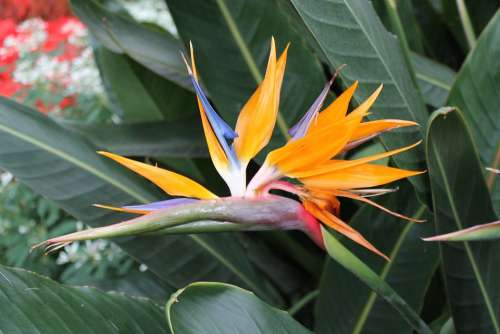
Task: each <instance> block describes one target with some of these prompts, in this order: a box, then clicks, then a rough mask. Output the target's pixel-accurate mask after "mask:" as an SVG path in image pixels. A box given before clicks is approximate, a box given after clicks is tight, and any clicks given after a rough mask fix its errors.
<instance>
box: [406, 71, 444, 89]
mask: <svg viewBox="0 0 500 334" xmlns="http://www.w3.org/2000/svg"><path fill="white" fill-rule="evenodd" d="M415 74H416V76H417V78H418V79H421V80H423V81H426V82H428V83H430V84H433V85H435V86H438V87H440V88H442V89H444V90H446V91H447V92H449V91H450V90H451V86H450V85H448V84H447V83H446V82H444V81H439V80H436V79H434V78H432V77H430V76H428V75H425V74H422V73H421V72H418V71H416V72H415Z"/></svg>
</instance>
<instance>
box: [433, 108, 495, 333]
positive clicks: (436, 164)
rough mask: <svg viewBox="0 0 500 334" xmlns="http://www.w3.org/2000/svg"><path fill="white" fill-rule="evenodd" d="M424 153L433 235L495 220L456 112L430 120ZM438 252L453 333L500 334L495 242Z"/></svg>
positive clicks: (450, 110) (448, 110)
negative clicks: (430, 196)
mask: <svg viewBox="0 0 500 334" xmlns="http://www.w3.org/2000/svg"><path fill="white" fill-rule="evenodd" d="M426 151H427V162H428V166H429V175H430V180H431V187H432V194H433V196H432V198H433V207H434V219H435V222H436V230H437V232H438V234H444V233H449V232H453V231H456V230H461V229H464V228H468V227H471V226H474V225H478V224H482V223H487V222H492V221H494V220H496V217H495V212H494V210H493V206H492V203H491V200H490V197H489V194H488V189H487V187H486V182H485V179H484V176H483V171H482V166H481V164H480V162H479V156H478V152H477V151H476V148H475V147H474V142H473V138H472V136H471V133H470V131H469V129H468V126H467V125H466V122H465V119H464V117H463V116H462V115H461V113H460V112H459V111H458V110H456V109H453V108H442V109H440V110H437V111H436V112H435V113H434V114H433V116H432V117H431V119H430V121H429V125H428V128H427V142H426ZM440 248H441V256H442V263H443V271H444V275H445V280H446V289H447V295H448V299H449V303H450V305H451V310H452V313H453V322H454V324H455V329H456V331H457V333H500V327H499V319H500V284H498V282H499V281H500V271H499V270H497V268H498V264H499V263H500V241H489V242H474V243H473V242H463V243H458V242H456V243H442V244H440Z"/></svg>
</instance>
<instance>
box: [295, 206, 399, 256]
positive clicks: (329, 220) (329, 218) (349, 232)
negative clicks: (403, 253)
mask: <svg viewBox="0 0 500 334" xmlns="http://www.w3.org/2000/svg"><path fill="white" fill-rule="evenodd" d="M304 208H305V209H306V210H307V211H308V212H310V213H311V214H312V215H313V216H314V217H316V218H317V219H319V220H320V221H321V222H323V223H324V224H325V225H327V226H328V227H331V228H332V229H334V230H335V231H337V232H339V233H340V234H342V235H345V236H346V237H348V238H349V239H351V240H352V241H354V242H356V243H358V244H360V245H361V246H363V247H365V248H366V249H368V250H370V251H372V252H373V253H375V254H377V255H379V256H381V257H383V258H384V259H385V260H387V261H389V260H390V259H389V258H388V257H387V256H386V255H385V254H384V253H382V252H381V251H379V250H378V249H377V248H376V247H375V246H373V245H372V244H371V243H370V242H369V241H368V240H366V239H365V238H364V237H363V236H362V235H361V233H359V232H358V231H356V230H355V229H353V228H352V227H351V226H349V225H347V224H346V223H344V222H343V221H342V220H340V218H338V217H337V216H335V215H333V214H331V213H330V212H328V211H324V210H321V209H320V208H318V207H317V206H316V205H314V204H313V203H311V202H309V201H306V202H304Z"/></svg>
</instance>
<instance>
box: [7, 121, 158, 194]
mask: <svg viewBox="0 0 500 334" xmlns="http://www.w3.org/2000/svg"><path fill="white" fill-rule="evenodd" d="M0 130H2V131H4V132H6V133H9V134H10V135H12V136H14V137H16V138H18V139H21V140H23V141H26V142H28V143H30V144H32V145H34V146H36V147H39V148H41V149H42V150H45V151H47V152H49V153H52V154H54V155H55V156H57V157H59V158H61V159H62V160H66V161H68V162H70V163H72V164H74V165H75V166H77V167H79V168H81V169H83V170H85V171H87V172H89V173H90V174H93V175H95V176H96V177H97V178H99V179H101V180H103V181H105V182H106V183H109V184H112V185H113V186H115V187H116V188H118V189H120V190H121V191H123V192H124V193H126V194H128V195H130V196H131V197H133V198H135V199H137V200H138V201H140V202H142V203H144V204H146V203H149V202H150V200H149V199H148V198H146V197H144V196H142V195H141V194H139V193H136V192H134V191H132V190H131V189H129V188H127V187H125V186H124V185H122V184H121V183H120V182H119V181H117V180H114V179H113V178H110V177H108V176H107V175H106V174H104V173H101V172H100V171H99V170H97V169H96V168H94V167H92V166H90V165H88V164H85V163H84V162H82V161H81V160H78V159H76V158H74V157H73V156H71V155H68V154H67V153H65V152H63V151H60V150H57V149H55V148H53V147H51V146H49V145H47V144H45V143H43V142H40V141H38V140H37V139H36V138H32V137H30V136H27V135H26V134H24V133H21V132H19V131H16V130H15V129H13V128H10V127H7V126H5V125H4V124H0Z"/></svg>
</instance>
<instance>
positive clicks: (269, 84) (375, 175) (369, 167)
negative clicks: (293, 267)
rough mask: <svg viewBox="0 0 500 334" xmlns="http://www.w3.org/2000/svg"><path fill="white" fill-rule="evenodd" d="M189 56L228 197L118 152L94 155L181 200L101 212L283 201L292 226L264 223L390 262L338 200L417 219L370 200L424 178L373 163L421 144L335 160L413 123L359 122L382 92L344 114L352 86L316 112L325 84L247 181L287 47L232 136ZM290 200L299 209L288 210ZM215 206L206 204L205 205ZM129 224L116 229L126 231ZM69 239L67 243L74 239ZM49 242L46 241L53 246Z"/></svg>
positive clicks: (269, 126) (273, 114)
mask: <svg viewBox="0 0 500 334" xmlns="http://www.w3.org/2000/svg"><path fill="white" fill-rule="evenodd" d="M190 51H191V54H190V56H191V57H190V58H191V61H190V62H188V61H187V60H186V59H185V61H186V66H187V71H188V74H189V76H190V78H191V81H192V83H193V86H194V89H195V92H196V96H197V100H198V106H199V110H200V117H201V121H202V125H203V131H204V134H205V138H206V142H207V145H208V149H209V153H210V157H211V159H212V162H213V164H214V166H215V168H216V169H217V171H218V173H219V174H220V175H221V177H222V178H223V179H224V181H225V182H226V184H227V186H228V187H229V189H230V191H231V197H227V198H218V197H217V195H215V194H213V193H212V192H211V191H209V190H208V189H206V188H205V187H203V186H202V185H200V184H198V183H197V182H195V181H193V180H191V179H189V178H187V177H185V176H182V175H180V174H177V173H174V172H171V171H167V170H164V169H162V168H159V167H156V166H152V165H148V164H145V163H142V162H138V161H134V160H131V159H128V158H125V157H121V156H119V155H116V154H112V153H107V152H99V153H100V154H102V155H104V156H106V157H108V158H111V159H113V160H114V161H116V162H118V163H120V164H122V165H123V166H125V167H127V168H129V169H131V170H132V171H134V172H136V173H138V174H140V175H142V176H143V177H145V178H147V179H148V180H150V181H151V182H153V183H155V184H156V185H157V186H159V187H160V188H161V189H162V190H163V191H165V193H167V194H168V195H171V196H178V197H181V198H182V199H174V200H167V201H162V202H155V203H152V204H150V205H143V206H133V207H123V208H113V207H107V206H106V208H111V209H115V210H120V211H125V212H130V213H137V214H144V215H145V216H148V215H153V214H155V213H157V212H159V211H161V210H172V208H180V207H181V206H183V205H188V206H189V205H197V204H196V200H199V201H198V202H199V203H205V202H206V203H212V204H213V203H216V204H214V205H226V206H227V205H233V206H234V207H233V209H234V208H235V207H238V206H240V207H241V208H243V207H245V208H246V207H247V206H248V205H253V204H255V205H263V203H279V205H280V206H281V207H283V204H282V203H281V202H280V201H282V202H283V203H286V204H285V206H288V208H289V210H292V211H293V212H292V213H293V214H294V216H293V217H295V218H294V219H291V218H290V217H288V218H286V219H285V220H287V221H289V222H291V223H289V224H288V223H285V222H284V221H283V222H282V223H281V224H280V223H278V222H277V221H278V220H279V219H278V218H279V217H275V219H269V218H262V219H263V220H266V221H268V222H270V221H273V224H274V225H275V228H282V229H290V228H294V229H297V228H299V229H302V230H304V231H305V232H306V233H308V235H309V236H310V237H311V238H312V239H313V240H314V241H315V242H316V243H317V244H318V245H320V246H323V243H322V237H321V229H320V224H324V225H326V226H328V227H330V228H333V229H334V230H336V231H337V232H339V233H341V234H343V235H345V236H346V237H348V238H350V239H351V240H353V241H355V242H357V243H358V244H360V245H362V246H364V247H366V248H367V249H369V250H371V251H373V252H374V253H376V254H378V255H380V256H382V257H384V258H387V257H386V256H385V255H384V254H383V253H382V252H380V251H379V250H378V249H377V248H375V246H373V245H372V244H371V243H370V242H368V241H367V240H366V239H365V238H364V237H363V236H362V235H361V234H360V233H358V232H357V231H356V230H354V229H353V228H352V227H351V226H349V225H348V224H347V223H345V222H343V221H342V220H341V219H340V218H339V209H340V203H339V201H338V197H346V198H351V199H355V200H359V201H362V202H365V203H368V204H370V205H374V206H376V207H379V208H380V209H382V210H384V211H386V212H388V213H390V214H393V215H395V216H397V217H400V218H404V219H407V220H412V221H415V220H413V219H411V218H408V217H405V216H403V215H401V214H398V213H394V212H392V211H390V210H388V209H386V208H384V207H381V206H380V205H378V204H377V203H375V202H373V201H372V200H370V199H369V198H367V197H368V196H373V195H378V194H384V193H387V192H389V191H392V189H385V188H376V187H380V186H383V185H385V184H387V183H390V182H393V181H396V180H399V179H403V178H406V177H410V176H414V175H417V174H419V173H421V172H418V171H408V170H403V169H398V168H393V167H387V166H382V165H376V164H372V162H373V161H375V160H378V159H382V158H385V157H389V156H392V155H394V154H398V153H401V152H404V151H406V150H408V149H411V148H412V147H414V146H415V145H417V144H418V143H416V144H414V145H410V146H407V147H403V148H400V149H396V150H392V151H388V152H384V153H379V154H376V155H373V156H369V157H363V158H360V159H356V160H343V159H341V158H339V155H340V154H341V153H344V152H346V151H347V150H349V149H352V148H353V147H356V146H357V145H359V144H361V143H363V142H365V141H367V140H369V139H371V138H373V137H375V136H377V135H378V134H380V133H382V132H385V131H389V130H392V129H395V128H400V127H407V126H415V125H417V124H416V123H414V122H411V121H405V120H395V119H390V120H377V121H368V122H363V119H364V117H365V116H366V115H367V114H368V112H369V110H370V108H371V107H372V105H373V104H374V103H375V100H376V99H377V97H378V95H379V94H380V92H381V90H382V86H380V87H379V88H377V89H376V90H375V91H374V92H373V93H372V95H371V96H370V97H368V98H367V99H366V100H365V101H364V102H363V103H361V104H360V105H359V106H358V107H357V108H356V109H355V110H353V111H352V112H350V113H347V111H348V106H349V103H350V101H351V98H352V96H353V95H354V93H355V91H356V89H357V86H358V83H357V82H355V83H354V84H352V85H351V86H350V87H349V88H347V89H346V90H345V91H344V92H343V93H342V94H341V95H340V96H338V97H337V98H336V99H335V100H334V101H333V102H332V103H331V104H329V105H327V106H326V107H325V108H324V109H323V111H320V110H321V108H322V106H323V103H324V101H325V98H326V96H327V93H328V92H329V88H330V85H331V81H330V82H329V83H327V84H326V85H325V88H324V89H323V91H322V92H321V94H320V95H319V96H318V98H317V99H316V100H315V101H314V103H313V104H312V106H311V108H309V110H308V111H307V113H306V115H305V116H304V117H303V118H302V119H301V120H300V121H299V122H298V123H297V125H296V126H294V127H292V129H291V130H290V135H291V136H292V137H291V138H290V139H289V140H288V142H287V143H286V144H285V145H283V146H282V147H280V148H277V149H275V150H273V151H271V152H270V153H269V154H268V155H267V157H266V159H265V161H264V163H263V165H262V166H261V168H260V169H259V171H258V172H257V173H256V175H255V176H254V177H253V178H252V179H251V180H250V181H249V182H247V180H246V168H247V165H248V163H249V161H250V160H251V159H253V158H254V157H255V156H256V155H257V154H258V153H259V152H260V151H261V150H262V149H263V148H264V147H265V146H266V145H267V144H268V142H269V140H270V138H271V136H272V133H273V130H274V126H275V123H276V119H277V116H278V109H279V102H280V90H281V85H282V82H283V77H284V73H285V67H286V59H287V53H288V47H287V48H286V49H285V50H284V51H283V53H282V54H281V55H280V56H279V57H277V56H276V48H275V42H274V39H272V41H271V48H270V54H269V58H268V63H267V69H266V72H265V76H264V79H263V80H262V82H261V83H260V85H259V86H258V87H257V89H256V90H255V92H254V93H253V94H252V95H251V96H250V98H249V99H248V101H247V102H246V103H245V104H244V106H243V108H242V110H241V112H240V114H239V118H238V120H237V122H236V127H235V130H233V129H232V128H231V127H230V126H229V125H228V124H227V123H225V122H224V120H223V119H222V118H221V117H220V116H219V115H218V114H217V112H216V111H215V109H214V108H213V106H212V105H211V104H210V102H209V100H208V98H207V96H206V94H205V93H204V91H203V88H202V87H201V85H200V83H199V78H198V73H197V69H196V65H195V58H194V53H193V48H192V46H191V50H190ZM284 178H288V179H295V180H296V181H297V182H296V183H290V182H286V181H284V180H283V179H284ZM272 189H279V190H283V191H286V192H289V193H292V194H294V195H296V196H297V197H298V198H299V199H300V202H301V203H299V202H297V201H295V200H292V199H289V198H285V197H280V196H276V195H271V194H270V193H269V192H270V191H271V190H272ZM188 199H189V200H188ZM172 201H177V202H175V203H174V202H172ZM290 201H292V202H294V203H296V204H291V203H290ZM185 203H187V204H185ZM217 203H218V204H217ZM228 203H229V204H228ZM231 203H232V204H231ZM212 204H203V205H208V206H210V205H212ZM271 207H272V206H267V208H268V211H267V212H271V213H272V211H269V208H271ZM274 207H276V208H277V207H278V206H277V205H275V206H274ZM274 207H273V208H274ZM175 210H179V209H175ZM241 210H244V209H241ZM276 210H277V209H276ZM233 211H234V210H233ZM231 217H233V216H231ZM207 218H211V217H204V219H207ZM212 218H213V217H212ZM226 218H227V217H226V216H223V217H219V219H226ZM234 219H237V218H234ZM214 220H217V219H214ZM242 220H248V221H251V222H252V224H259V220H258V219H257V218H255V219H252V218H243V219H242ZM297 221H300V226H298V225H297ZM127 223H128V222H124V223H121V224H122V226H123V224H127ZM235 223H238V221H235ZM117 225H119V224H117ZM278 225H279V226H278ZM56 239H57V238H56ZM66 240H67V241H68V240H69V241H72V240H74V239H71V240H70V239H66ZM63 241H64V239H63V238H60V239H58V240H56V241H53V243H57V242H59V243H61V242H63ZM49 243H51V241H50V240H49Z"/></svg>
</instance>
